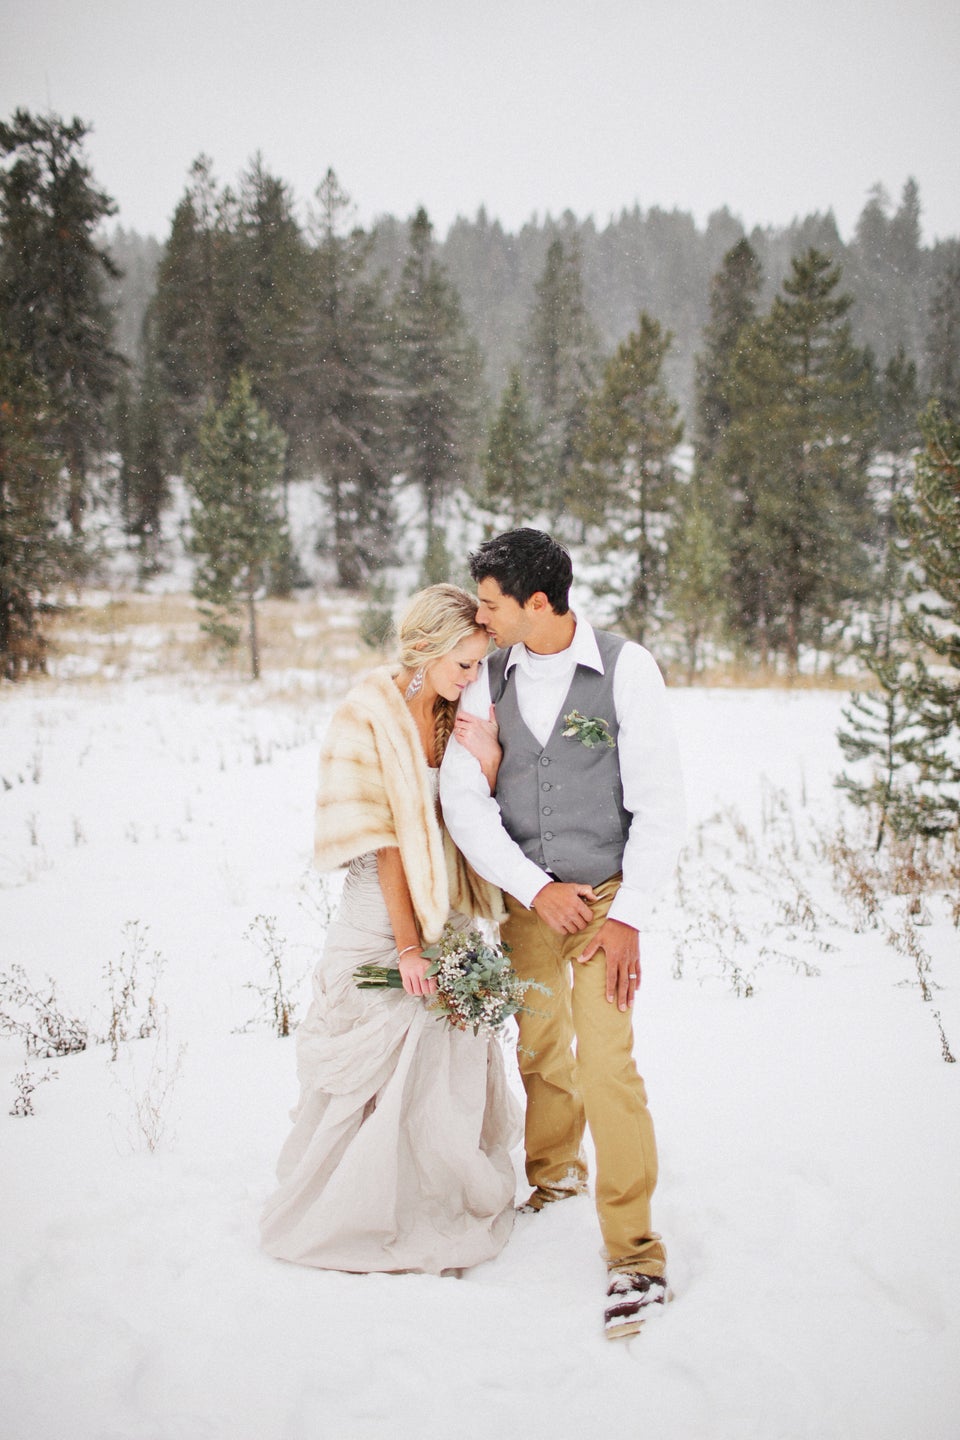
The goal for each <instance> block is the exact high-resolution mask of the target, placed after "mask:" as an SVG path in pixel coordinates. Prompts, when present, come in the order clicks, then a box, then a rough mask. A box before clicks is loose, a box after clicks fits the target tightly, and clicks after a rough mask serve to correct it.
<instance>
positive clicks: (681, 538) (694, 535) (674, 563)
mask: <svg viewBox="0 0 960 1440" xmlns="http://www.w3.org/2000/svg"><path fill="white" fill-rule="evenodd" d="M726 573H727V572H726V551H725V548H724V543H723V537H722V535H721V532H720V530H719V528H718V526H717V524H716V522H715V521H714V519H713V516H712V514H711V510H710V506H709V504H708V503H707V500H706V498H705V496H704V487H703V485H702V483H701V481H700V480H699V479H698V478H697V477H696V476H694V478H693V479H692V480H690V481H689V482H688V483H687V484H686V485H684V486H682V487H680V489H679V495H678V503H677V510H676V516H675V520H674V524H673V525H672V527H671V529H670V532H669V536H668V539H667V555H666V577H665V578H666V599H667V607H668V609H669V611H670V614H671V616H672V617H673V619H674V621H675V622H676V623H677V624H678V625H679V628H680V632H681V635H682V637H683V648H684V658H685V666H686V676H687V684H688V685H692V684H693V682H694V679H695V677H696V674H697V672H698V670H700V668H701V667H702V664H703V660H704V653H703V652H704V645H705V643H706V642H707V641H708V640H709V639H711V638H714V637H715V636H716V635H717V634H718V633H719V630H720V626H721V622H722V617H723V613H724V608H725V607H724V590H725V582H726Z"/></svg>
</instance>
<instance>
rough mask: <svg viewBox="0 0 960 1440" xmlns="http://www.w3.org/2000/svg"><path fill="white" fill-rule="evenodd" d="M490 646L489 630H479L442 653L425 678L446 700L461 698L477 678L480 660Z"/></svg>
mask: <svg viewBox="0 0 960 1440" xmlns="http://www.w3.org/2000/svg"><path fill="white" fill-rule="evenodd" d="M489 648H490V637H489V636H488V634H487V632H486V631H485V630H477V631H475V633H474V634H473V635H469V636H468V637H467V639H466V640H461V641H460V643H459V645H456V646H455V647H454V648H453V649H452V650H448V652H447V654H446V655H441V657H440V659H439V660H434V662H433V664H432V665H430V666H429V667H428V668H427V672H426V676H425V678H426V679H428V680H429V681H430V683H431V684H432V685H433V688H434V689H435V690H436V692H437V694H438V695H442V696H443V698H444V700H459V699H460V696H461V695H462V694H463V692H464V690H465V689H466V688H467V686H468V685H469V684H470V681H471V680H476V678H477V672H478V671H479V669H480V661H481V660H482V659H483V657H484V655H486V653H487V650H488V649H489Z"/></svg>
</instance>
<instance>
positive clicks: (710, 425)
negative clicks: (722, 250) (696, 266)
mask: <svg viewBox="0 0 960 1440" xmlns="http://www.w3.org/2000/svg"><path fill="white" fill-rule="evenodd" d="M762 284H763V270H762V268H761V265H760V261H759V259H758V257H757V252H756V251H755V250H754V248H753V246H752V245H751V244H750V242H749V240H740V241H738V242H737V244H736V245H734V246H733V248H732V249H730V250H728V251H727V253H726V255H724V257H723V264H722V265H721V267H720V269H719V270H718V271H717V273H716V275H715V276H714V277H713V280H712V282H711V285H710V319H709V321H708V323H707V325H706V327H705V328H704V332H703V342H704V347H703V350H702V351H701V352H700V354H699V355H698V356H697V359H696V370H695V375H696V381H695V389H696V444H697V470H698V472H699V473H700V474H701V475H705V474H706V473H708V471H709V467H710V461H711V460H712V458H713V455H714V453H715V451H716V449H717V446H718V444H719V443H720V441H721V440H722V439H723V436H724V435H725V434H726V430H727V426H728V425H729V424H730V417H731V401H730V395H729V388H730V371H731V368H732V366H733V364H734V361H735V358H736V356H737V354H738V350H739V346H740V342H741V338H742V336H743V335H744V333H745V332H746V331H747V330H748V329H749V327H750V326H751V325H752V324H753V322H754V321H755V320H756V316H757V301H758V299H759V296H760V289H761V286H762Z"/></svg>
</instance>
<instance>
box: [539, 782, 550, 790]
mask: <svg viewBox="0 0 960 1440" xmlns="http://www.w3.org/2000/svg"><path fill="white" fill-rule="evenodd" d="M540 789H541V790H552V789H553V786H552V785H551V784H550V781H549V780H544V782H543V784H542V785H541V786H540Z"/></svg>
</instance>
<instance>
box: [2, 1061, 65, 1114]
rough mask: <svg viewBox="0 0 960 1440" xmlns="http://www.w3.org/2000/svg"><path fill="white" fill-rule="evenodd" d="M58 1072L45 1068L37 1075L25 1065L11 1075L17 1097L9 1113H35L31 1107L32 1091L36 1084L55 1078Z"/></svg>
mask: <svg viewBox="0 0 960 1440" xmlns="http://www.w3.org/2000/svg"><path fill="white" fill-rule="evenodd" d="M58 1074H59V1072H58V1071H56V1070H45V1071H44V1072H43V1074H42V1075H37V1074H35V1073H34V1072H33V1071H32V1070H30V1069H29V1068H28V1067H27V1066H26V1065H25V1066H24V1067H23V1069H22V1070H21V1071H20V1072H19V1074H17V1075H14V1077H13V1085H14V1088H15V1090H16V1092H17V1098H16V1100H15V1101H14V1102H13V1108H12V1109H11V1111H10V1114H11V1115H21V1116H25V1115H35V1114H36V1113H37V1112H36V1111H35V1110H34V1108H33V1092H34V1091H35V1090H36V1088H37V1086H38V1085H42V1084H43V1083H44V1081H46V1080H56V1079H57V1078H58Z"/></svg>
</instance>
